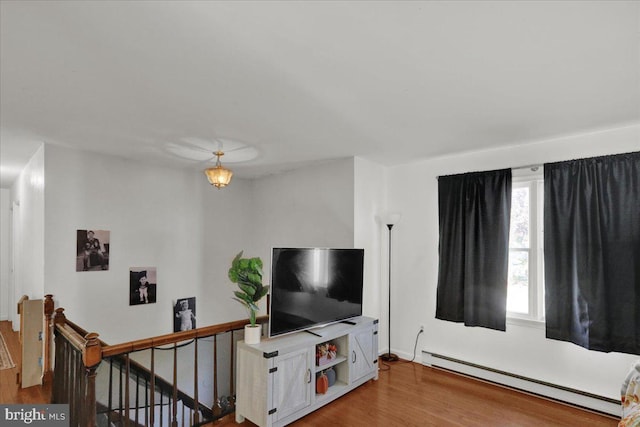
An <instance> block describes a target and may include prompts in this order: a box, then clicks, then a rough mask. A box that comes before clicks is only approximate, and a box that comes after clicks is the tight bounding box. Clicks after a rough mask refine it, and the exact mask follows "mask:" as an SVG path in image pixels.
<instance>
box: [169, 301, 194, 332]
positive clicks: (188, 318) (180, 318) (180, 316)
mask: <svg viewBox="0 0 640 427" xmlns="http://www.w3.org/2000/svg"><path fill="white" fill-rule="evenodd" d="M195 327H196V297H190V298H181V299H179V300H178V301H176V305H175V306H174V307H173V332H180V331H188V330H190V329H195Z"/></svg>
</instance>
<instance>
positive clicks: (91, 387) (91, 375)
mask: <svg viewBox="0 0 640 427" xmlns="http://www.w3.org/2000/svg"><path fill="white" fill-rule="evenodd" d="M84 339H85V344H84V348H83V349H82V363H83V365H84V367H85V375H86V377H87V381H86V384H87V390H86V393H85V404H84V405H83V406H84V408H85V410H86V414H87V426H92V427H93V426H95V425H96V370H97V369H98V365H100V362H101V361H102V346H101V345H100V340H99V339H98V334H96V333H95V332H90V333H88V334H87V335H85V336H84Z"/></svg>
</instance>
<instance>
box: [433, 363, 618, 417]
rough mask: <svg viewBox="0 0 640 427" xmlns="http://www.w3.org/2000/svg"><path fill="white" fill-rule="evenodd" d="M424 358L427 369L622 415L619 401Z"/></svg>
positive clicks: (487, 368) (486, 368)
mask: <svg viewBox="0 0 640 427" xmlns="http://www.w3.org/2000/svg"><path fill="white" fill-rule="evenodd" d="M422 355H423V358H422V362H423V364H424V365H425V366H431V367H434V368H440V369H444V370H447V371H452V372H455V373H459V374H463V375H467V376H470V377H473V378H477V379H480V380H483V381H488V382H491V383H495V384H499V385H503V386H506V387H509V388H513V389H516V390H519V391H523V392H526V393H531V394H534V395H537V396H540V397H545V398H549V399H553V400H556V401H559V402H563V403H567V404H570V405H573V406H577V407H580V408H583V409H587V410H591V411H595V412H599V413H602V414H607V415H613V416H615V417H620V415H621V408H620V401H619V400H615V399H610V398H608V397H604V396H598V395H596V394H592V393H587V392H584V391H580V390H576V389H572V388H569V387H563V386H560V385H557V384H552V383H548V382H544V381H539V380H536V379H533V378H527V377H523V376H520V375H515V374H512V373H509V372H505V371H500V370H497V369H493V368H489V367H486V366H481V365H477V364H475V363H471V362H467V361H464V360H459V359H455V358H452V357H448V356H443V355H441V354H436V353H430V352H428V351H423V352H422Z"/></svg>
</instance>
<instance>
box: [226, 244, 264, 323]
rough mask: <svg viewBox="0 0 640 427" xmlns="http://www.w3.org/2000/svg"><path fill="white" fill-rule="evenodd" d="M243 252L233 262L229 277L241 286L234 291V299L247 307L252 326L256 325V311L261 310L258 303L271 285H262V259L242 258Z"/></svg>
mask: <svg viewBox="0 0 640 427" xmlns="http://www.w3.org/2000/svg"><path fill="white" fill-rule="evenodd" d="M242 253H243V251H240V252H239V253H238V255H236V257H235V258H234V259H233V261H232V262H231V268H229V279H230V280H231V282H233V283H237V284H238V288H240V290H239V291H234V292H233V294H234V295H235V298H233V299H235V300H236V301H238V302H239V303H240V304H242V305H244V306H245V307H246V308H247V310H248V311H249V320H250V322H251V326H255V325H256V312H257V311H258V310H259V308H258V305H257V303H258V301H260V299H262V297H264V296H265V295H266V294H267V293H268V292H269V286H263V285H262V260H261V259H260V258H242Z"/></svg>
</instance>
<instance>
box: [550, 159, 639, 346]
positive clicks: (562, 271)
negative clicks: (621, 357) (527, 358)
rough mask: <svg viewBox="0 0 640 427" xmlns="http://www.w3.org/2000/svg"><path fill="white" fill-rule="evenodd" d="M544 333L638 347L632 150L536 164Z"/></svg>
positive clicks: (636, 175)
mask: <svg viewBox="0 0 640 427" xmlns="http://www.w3.org/2000/svg"><path fill="white" fill-rule="evenodd" d="M544 251H545V255H544V262H545V311H546V330H547V337H548V338H552V339H557V340H563V341H569V342H572V343H575V344H578V345H580V346H582V347H585V348H588V349H591V350H599V351H618V352H624V353H633V354H640V152H635V153H629V154H621V155H614V156H605V157H596V158H590V159H581V160H573V161H569V162H559V163H551V164H545V165H544Z"/></svg>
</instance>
